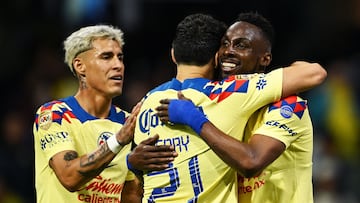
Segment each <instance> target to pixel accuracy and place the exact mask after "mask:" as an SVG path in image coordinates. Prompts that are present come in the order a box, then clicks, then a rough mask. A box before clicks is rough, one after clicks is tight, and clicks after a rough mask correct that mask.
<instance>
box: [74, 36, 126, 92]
mask: <svg viewBox="0 0 360 203" xmlns="http://www.w3.org/2000/svg"><path fill="white" fill-rule="evenodd" d="M92 45H93V48H92V49H90V50H88V51H85V52H83V53H81V54H79V55H78V56H77V57H76V58H75V59H74V62H73V64H74V67H75V69H76V71H77V73H78V75H80V76H79V77H80V78H81V80H84V79H85V84H86V87H85V88H86V90H87V91H89V92H90V93H91V94H94V95H102V96H104V97H107V98H113V97H115V96H119V95H121V93H122V88H123V81H124V69H125V67H124V61H123V59H124V55H123V52H122V47H121V46H120V45H119V44H118V42H117V41H115V40H112V39H96V40H94V41H93V42H92Z"/></svg>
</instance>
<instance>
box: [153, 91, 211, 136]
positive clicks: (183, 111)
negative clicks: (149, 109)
mask: <svg viewBox="0 0 360 203" xmlns="http://www.w3.org/2000/svg"><path fill="white" fill-rule="evenodd" d="M178 98H179V99H171V100H170V99H162V100H160V104H161V105H160V106H158V107H156V108H155V110H156V111H157V113H156V114H157V115H158V116H159V118H160V120H161V121H162V122H165V123H167V122H169V121H170V122H171V123H174V124H184V125H188V126H190V127H191V128H192V129H193V130H194V131H195V132H196V133H197V134H200V132H201V128H202V126H203V124H204V123H205V122H207V121H208V119H207V118H206V116H205V115H204V113H203V112H202V111H200V110H199V108H198V107H197V106H195V105H194V103H193V102H192V101H191V100H190V99H188V98H186V97H185V96H184V95H183V94H182V93H181V92H178Z"/></svg>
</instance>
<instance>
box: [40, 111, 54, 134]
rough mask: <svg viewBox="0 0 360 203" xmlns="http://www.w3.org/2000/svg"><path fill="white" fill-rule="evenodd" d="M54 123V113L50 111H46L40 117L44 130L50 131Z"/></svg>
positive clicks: (41, 126)
mask: <svg viewBox="0 0 360 203" xmlns="http://www.w3.org/2000/svg"><path fill="white" fill-rule="evenodd" d="M51 123H52V112H51V111H50V110H44V111H42V112H41V113H40V115H39V126H40V128H41V129H43V130H47V129H49V127H50V126H51Z"/></svg>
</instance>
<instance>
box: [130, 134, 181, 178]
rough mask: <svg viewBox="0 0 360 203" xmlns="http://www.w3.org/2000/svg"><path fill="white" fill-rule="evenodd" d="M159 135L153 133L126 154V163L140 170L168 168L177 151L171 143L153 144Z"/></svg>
mask: <svg viewBox="0 0 360 203" xmlns="http://www.w3.org/2000/svg"><path fill="white" fill-rule="evenodd" d="M158 139H159V135H154V136H152V137H150V138H148V139H146V140H144V141H142V142H140V144H139V145H138V146H136V147H135V149H133V151H132V152H131V153H130V154H129V155H128V164H129V163H130V165H131V167H132V168H135V169H136V170H140V171H159V170H164V169H166V168H168V166H169V165H168V164H169V163H170V162H172V161H174V159H175V157H177V155H178V154H177V153H176V152H175V150H174V146H172V145H159V146H155V144H156V142H157V141H158Z"/></svg>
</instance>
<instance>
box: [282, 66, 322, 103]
mask: <svg viewBox="0 0 360 203" xmlns="http://www.w3.org/2000/svg"><path fill="white" fill-rule="evenodd" d="M326 76H327V72H326V70H325V69H324V68H323V67H322V66H321V65H320V64H318V63H308V62H304V61H297V62H294V63H292V64H291V66H289V67H286V68H284V72H283V90H282V97H287V96H290V95H293V94H297V93H299V92H303V91H306V90H309V89H311V88H313V87H315V86H317V85H320V84H321V83H322V82H323V81H324V80H325V78H326Z"/></svg>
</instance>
